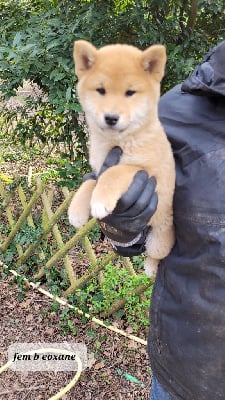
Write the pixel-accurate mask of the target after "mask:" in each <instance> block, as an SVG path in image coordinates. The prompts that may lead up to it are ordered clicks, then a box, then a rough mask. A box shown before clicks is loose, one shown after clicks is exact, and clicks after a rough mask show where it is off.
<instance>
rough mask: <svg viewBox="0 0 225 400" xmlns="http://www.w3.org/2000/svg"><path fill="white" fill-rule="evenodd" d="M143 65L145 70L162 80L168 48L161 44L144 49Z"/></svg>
mask: <svg viewBox="0 0 225 400" xmlns="http://www.w3.org/2000/svg"><path fill="white" fill-rule="evenodd" d="M142 65H143V67H144V70H145V71H147V72H149V73H150V74H153V75H154V78H155V79H156V80H157V81H158V82H160V81H161V80H162V78H163V76H164V71H165V65H166V48H165V46H163V45H161V44H157V45H153V46H150V47H148V48H147V49H146V50H144V51H143V55H142Z"/></svg>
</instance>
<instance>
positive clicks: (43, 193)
mask: <svg viewBox="0 0 225 400" xmlns="http://www.w3.org/2000/svg"><path fill="white" fill-rule="evenodd" d="M8 187H9V185H6V184H5V183H4V182H3V181H2V180H1V178H0V199H1V201H0V221H1V224H3V225H4V226H7V227H8V233H7V234H5V233H4V234H2V233H0V255H1V253H2V254H4V253H6V252H7V250H8V249H9V248H10V246H11V245H12V244H14V246H15V247H16V253H17V254H16V260H15V259H14V264H15V265H16V267H17V268H19V267H20V266H23V265H26V263H27V262H28V261H29V258H30V257H32V256H33V255H34V254H36V255H37V257H38V260H39V262H37V264H38V265H37V267H38V270H37V271H36V272H35V274H34V275H33V278H34V281H35V282H36V283H37V282H40V285H41V280H42V278H43V277H44V275H46V271H51V269H52V268H53V267H54V266H55V265H56V264H57V262H59V261H60V262H61V264H60V265H61V266H62V268H63V269H64V272H65V274H66V277H67V278H68V279H67V280H68V282H69V285H68V287H67V288H66V290H65V291H64V293H63V294H64V296H68V295H69V294H73V293H75V292H76V290H77V289H80V288H82V287H83V286H84V285H85V284H87V283H88V282H89V281H90V280H91V279H92V278H93V277H94V276H96V275H99V274H101V273H102V271H104V268H105V266H106V265H107V264H108V263H110V262H111V263H113V262H115V261H116V259H117V255H116V254H115V253H114V252H113V251H110V252H109V253H108V254H106V255H103V256H102V257H100V258H99V257H98V258H97V256H96V254H95V251H94V249H93V247H92V244H91V241H90V240H89V237H88V235H89V232H90V231H91V230H92V229H93V227H94V226H95V225H96V220H95V219H94V218H92V219H90V220H89V221H88V223H87V224H86V225H84V226H83V227H81V228H80V229H78V230H77V231H76V232H75V233H74V234H72V235H71V237H70V238H69V239H68V240H66V241H65V240H64V239H63V235H62V232H61V229H60V227H61V226H62V219H63V218H64V219H65V218H66V214H67V209H68V205H69V203H70V201H71V199H72V196H73V194H74V192H69V190H68V189H67V188H62V189H61V198H62V202H61V203H60V204H59V205H58V206H57V207H56V208H54V209H53V198H54V188H48V187H46V185H44V184H43V183H42V182H41V181H40V180H37V181H36V183H35V185H33V186H32V187H31V188H30V189H29V190H28V191H27V190H26V189H24V188H23V185H21V183H18V184H16V183H15V184H14V185H11V188H10V190H9V188H8ZM37 210H38V212H39V213H40V217H39V219H41V230H40V231H39V233H38V234H37V235H36V237H35V239H34V240H33V241H32V243H29V244H28V245H25V244H23V245H21V243H19V242H17V240H16V238H17V235H18V233H19V232H20V231H21V229H22V227H24V225H26V226H28V227H31V228H34V229H35V227H36V224H37V222H36V220H37V218H36V217H34V216H36V214H37ZM39 221H40V220H39ZM49 234H51V237H52V238H53V239H54V243H55V246H54V247H55V250H54V252H53V254H51V255H50V256H48V257H46V251H43V248H42V246H43V241H44V242H45V245H46V246H48V236H49ZM78 243H79V244H80V245H81V246H82V248H83V250H84V252H85V253H86V255H87V257H88V260H89V266H88V268H87V270H86V271H85V273H84V274H83V275H82V276H79V277H77V276H76V271H75V268H74V265H73V260H71V258H70V255H69V253H70V250H71V249H72V248H73V247H74V246H75V245H76V244H78ZM47 254H49V252H47ZM122 262H123V266H124V267H125V268H126V269H127V270H128V272H129V274H131V275H136V272H135V270H134V268H133V265H132V263H131V261H130V259H129V258H123V261H122ZM39 264H40V266H39ZM148 287H149V285H148V286H147V285H139V286H138V287H137V288H136V289H135V290H134V291H133V292H132V293H131V294H132V295H133V294H137V295H140V296H142V295H143V293H144V291H145V290H146V289H147V288H148ZM125 304H126V299H125V298H124V299H121V300H119V301H115V302H114V303H113V304H112V305H111V307H110V308H109V309H108V310H107V311H105V312H104V313H103V315H102V316H103V317H106V316H109V315H112V314H113V313H115V312H116V311H117V310H119V309H121V308H123V307H124V305H125Z"/></svg>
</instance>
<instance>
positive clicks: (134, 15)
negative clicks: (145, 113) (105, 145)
mask: <svg viewBox="0 0 225 400" xmlns="http://www.w3.org/2000/svg"><path fill="white" fill-rule="evenodd" d="M224 18H225V4H224V0H218V1H217V2H216V4H215V2H211V1H209V0H199V1H197V0H192V1H186V2H185V1H181V0H170V1H167V0H160V1H158V0H157V1H156V0H150V1H147V0H142V1H139V0H117V1H116V0H113V1H112V0H110V1H109V0H98V1H94V0H79V1H78V0H77V1H72V0H62V1H57V0H47V1H44V0H35V1H32V0H20V1H19V0H11V1H10V2H9V1H7V0H0V20H1V24H0V36H1V46H0V73H1V82H0V91H1V92H2V94H3V95H4V97H5V99H8V98H10V96H13V95H15V93H16V90H17V89H18V87H20V86H21V85H22V84H23V82H24V80H28V81H29V82H33V83H35V84H37V85H38V86H39V88H40V89H41V90H42V93H43V95H45V96H46V99H47V100H46V102H45V103H44V104H43V101H42V98H38V99H37V98H36V99H35V101H34V105H33V104H31V102H30V101H29V104H27V103H26V101H24V104H23V107H24V109H25V111H24V112H25V114H22V118H21V124H22V125H24V126H23V127H22V125H20V127H19V128H18V129H17V135H16V138H17V140H18V134H19V136H21V140H22V141H24V140H25V141H26V140H27V138H30V136H31V135H35V136H36V135H37V136H38V137H39V139H40V140H44V141H46V140H55V141H56V140H57V139H58V140H59V141H64V142H65V141H67V142H68V144H69V150H68V154H69V156H70V158H72V159H73V157H74V154H73V146H74V140H75V142H77V143H79V149H80V150H81V154H85V153H86V134H85V128H84V126H83V125H82V126H81V125H80V120H79V115H80V112H81V109H80V105H79V102H78V99H77V97H76V93H75V84H76V78H75V75H74V67H73V60H72V50H73V42H74V40H76V39H80V38H84V39H87V40H90V41H92V42H93V43H94V44H95V45H96V46H101V45H103V44H107V43H112V42H123V43H130V44H134V45H136V46H138V47H140V48H146V47H147V46H148V45H150V44H153V43H157V42H160V43H164V44H166V46H167V53H168V63H167V70H166V76H165V79H164V82H163V86H162V91H165V90H167V89H169V88H170V87H171V86H173V85H174V84H176V83H178V82H180V81H182V80H183V79H184V78H185V77H187V75H189V74H190V72H191V71H192V70H193V68H194V66H195V65H196V64H197V63H198V62H199V60H200V59H201V57H202V56H203V54H204V53H205V52H206V51H207V50H208V49H209V47H210V46H212V45H214V44H216V43H217V42H218V41H220V40H222V39H224V37H225V36H224V22H223V21H224ZM33 100H34V99H33ZM31 106H32V107H33V106H34V107H36V110H37V112H38V118H36V117H35V118H33V116H32V115H30V114H29V113H27V107H28V110H29V109H30V108H29V107H31ZM45 109H46V111H45ZM7 113H9V112H8V110H7ZM28 114H29V115H30V116H29V117H27V115H28ZM27 118H29V119H30V121H29V123H28V124H27ZM53 120H54V124H53V125H54V126H55V127H56V131H55V130H54V129H53V131H54V132H53V133H52V135H51V132H50V131H48V129H47V127H48V126H49V123H51V121H53ZM40 121H42V122H41V123H40ZM45 122H46V130H47V133H46V132H45ZM20 128H21V129H20Z"/></svg>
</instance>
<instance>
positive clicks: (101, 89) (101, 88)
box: [96, 87, 106, 96]
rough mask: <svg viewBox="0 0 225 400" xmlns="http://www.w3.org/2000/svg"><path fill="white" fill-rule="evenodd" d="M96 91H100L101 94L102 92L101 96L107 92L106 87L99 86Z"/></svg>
mask: <svg viewBox="0 0 225 400" xmlns="http://www.w3.org/2000/svg"><path fill="white" fill-rule="evenodd" d="M96 92H98V93H99V94H101V96H104V94H105V93H106V91H105V89H104V88H103V87H100V88H97V89H96Z"/></svg>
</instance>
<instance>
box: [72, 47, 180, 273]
mask: <svg viewBox="0 0 225 400" xmlns="http://www.w3.org/2000/svg"><path fill="white" fill-rule="evenodd" d="M74 61H75V72H76V75H77V77H78V85H77V91H78V95H79V99H80V103H81V105H82V107H83V110H84V112H85V116H86V121H87V124H88V128H89V162H90V165H91V167H92V169H93V170H94V171H95V172H96V174H98V173H99V171H100V168H101V166H102V164H103V161H104V160H105V158H106V156H107V154H108V152H109V151H110V150H111V149H112V148H113V147H114V146H119V147H121V149H122V151H123V154H122V157H121V159H120V162H119V164H118V165H115V166H112V167H110V168H108V169H107V170H106V171H105V172H104V173H103V174H102V175H100V177H99V178H98V180H97V181H95V180H88V181H86V182H84V183H83V184H82V185H81V187H80V188H79V189H78V191H77V192H76V193H75V196H74V198H73V199H72V202H71V204H70V207H69V210H68V216H69V221H70V223H71V224H72V225H74V226H75V227H80V226H81V225H83V224H85V223H86V222H87V220H88V218H89V215H90V213H91V214H92V216H93V217H96V218H98V219H102V218H104V217H106V216H107V215H108V214H110V213H112V211H113V210H114V208H115V207H116V204H117V201H118V200H119V198H120V197H121V196H122V195H123V194H124V193H125V192H126V191H127V189H128V188H129V186H130V184H131V182H132V180H133V177H134V175H135V174H136V172H137V171H139V170H143V169H144V170H146V171H147V172H148V174H149V176H155V177H156V180H157V186H156V191H157V194H158V206H157V210H156V212H155V214H154V215H153V216H152V218H151V220H150V221H149V225H150V226H151V230H150V231H149V234H148V236H147V240H146V252H147V258H146V262H145V271H146V273H147V274H148V275H153V274H155V272H156V269H157V265H158V263H159V260H161V259H162V258H164V257H166V256H167V255H168V254H169V252H170V250H171V248H172V246H173V244H174V227H173V210H172V203H173V193H174V185H175V165H174V158H173V155H172V150H171V146H170V143H169V142H168V140H167V137H166V135H165V133H164V130H163V128H162V126H161V124H160V122H159V119H158V100H159V96H160V82H161V80H162V78H163V75H164V68H165V64H166V51H165V47H164V46H162V45H153V46H150V47H149V48H147V49H146V50H144V51H141V50H139V49H137V48H136V47H133V46H130V45H123V44H115V45H108V46H104V47H102V48H100V49H96V48H95V47H94V46H93V45H92V44H91V43H89V42H87V41H84V40H78V41H76V42H75V44H74Z"/></svg>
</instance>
